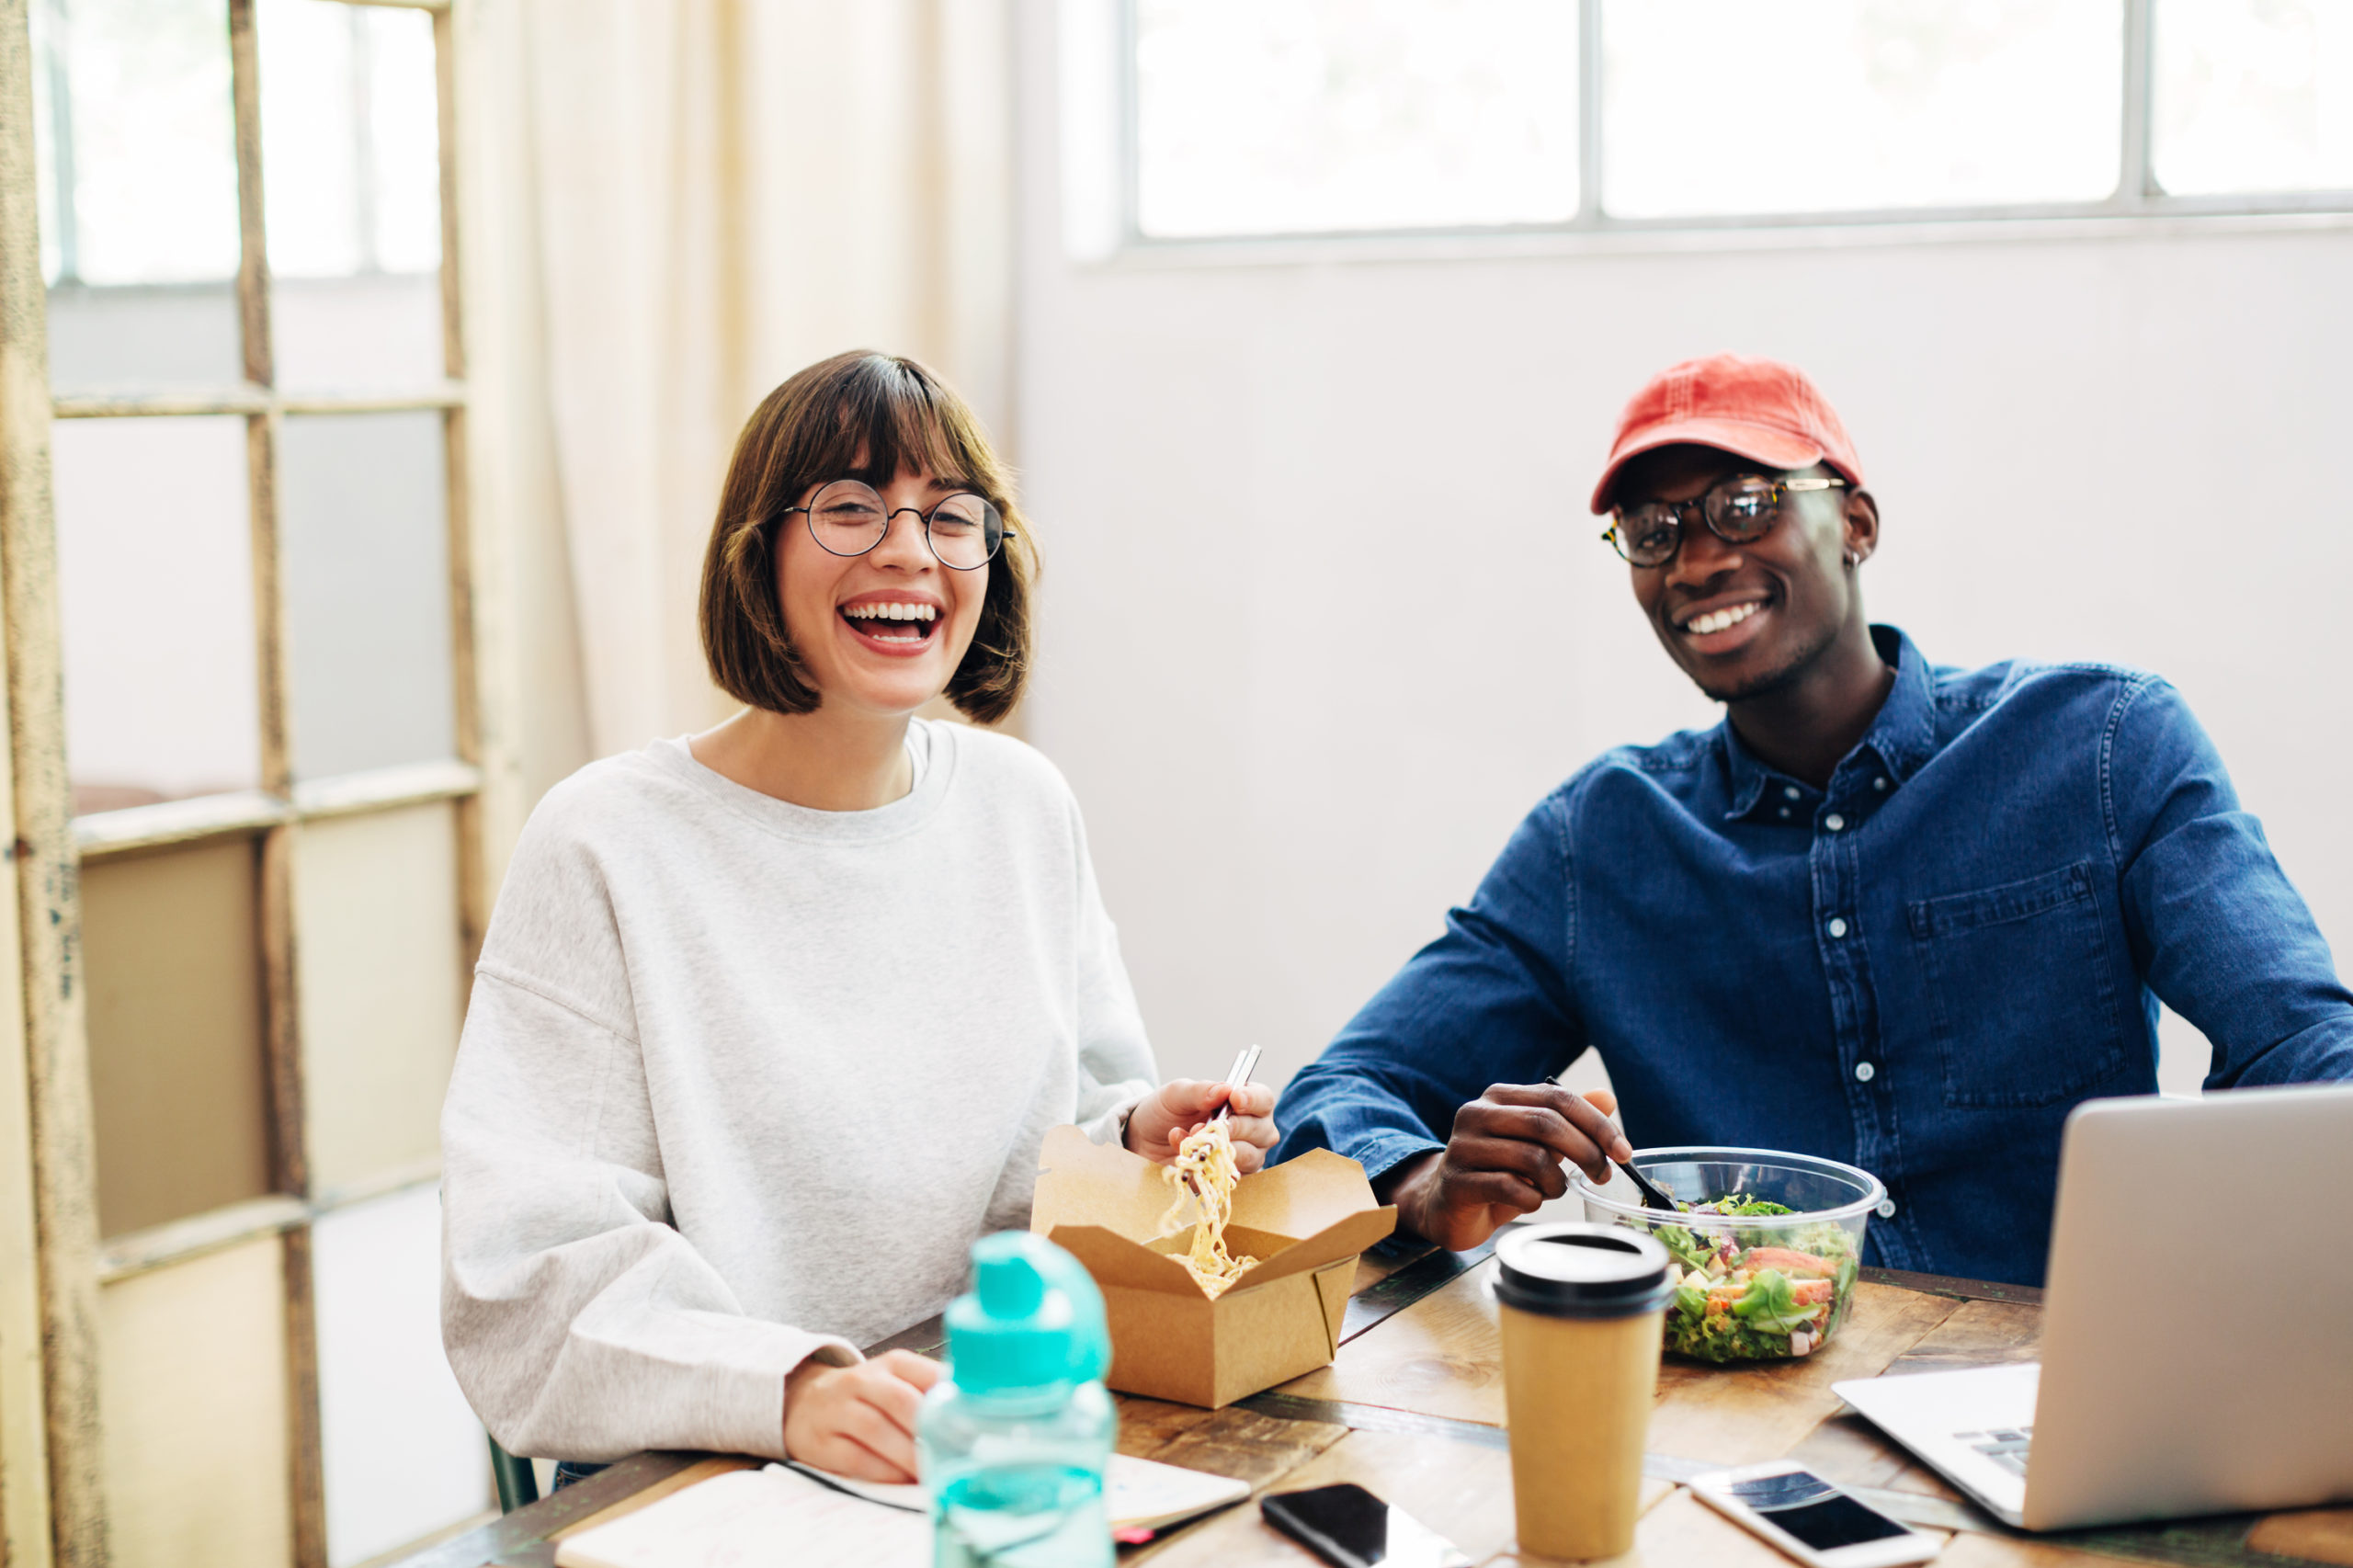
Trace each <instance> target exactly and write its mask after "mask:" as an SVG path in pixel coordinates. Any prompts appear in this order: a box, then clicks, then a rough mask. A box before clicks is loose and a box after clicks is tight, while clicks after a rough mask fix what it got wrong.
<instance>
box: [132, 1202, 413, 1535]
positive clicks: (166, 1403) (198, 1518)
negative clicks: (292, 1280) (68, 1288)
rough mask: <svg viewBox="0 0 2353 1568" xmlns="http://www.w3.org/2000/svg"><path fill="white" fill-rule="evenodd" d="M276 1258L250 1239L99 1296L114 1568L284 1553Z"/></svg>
mask: <svg viewBox="0 0 2353 1568" xmlns="http://www.w3.org/2000/svg"><path fill="white" fill-rule="evenodd" d="M284 1256H285V1244H284V1243H283V1242H281V1241H280V1240H279V1239H278V1237H276V1236H264V1237H262V1238H260V1239H258V1240H256V1241H250V1242H244V1243H241V1244H238V1245H236V1246H233V1247H224V1248H223V1249H222V1250H221V1251H219V1252H212V1253H205V1254H203V1255H201V1256H197V1257H192V1258H189V1259H188V1260H187V1261H186V1262H184V1263H176V1264H173V1265H171V1266H170V1267H165V1268H157V1269H153V1270H150V1271H149V1272H147V1273H144V1274H134V1275H132V1276H131V1278H128V1279H119V1280H117V1281H115V1282H114V1283H113V1284H111V1285H108V1286H107V1287H106V1288H105V1289H104V1290H101V1291H100V1292H99V1294H98V1364H99V1365H100V1366H101V1367H103V1368H104V1369H106V1370H105V1375H104V1376H102V1377H101V1378H99V1380H98V1399H99V1407H98V1408H99V1414H100V1416H101V1421H100V1426H101V1429H102V1430H103V1431H104V1433H105V1436H106V1461H105V1462H106V1499H107V1536H108V1547H109V1548H110V1551H109V1553H108V1558H109V1561H110V1562H112V1563H113V1565H114V1568H214V1565H216V1564H220V1565H226V1564H230V1563H238V1564H250V1565H253V1568H261V1565H263V1564H272V1563H281V1562H293V1561H294V1520H293V1506H292V1499H291V1498H290V1495H289V1489H288V1487H287V1484H286V1475H287V1464H288V1460H290V1457H291V1456H290V1454H289V1452H288V1444H287V1440H286V1412H287V1386H286V1271H285V1266H284V1262H283V1259H284ZM387 1484H397V1482H396V1480H393V1481H388V1482H387Z"/></svg>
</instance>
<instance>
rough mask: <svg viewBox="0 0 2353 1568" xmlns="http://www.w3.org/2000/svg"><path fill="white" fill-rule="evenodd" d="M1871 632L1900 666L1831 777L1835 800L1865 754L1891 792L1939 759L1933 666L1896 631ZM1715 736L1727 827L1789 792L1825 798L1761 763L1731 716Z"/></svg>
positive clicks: (1879, 646) (1885, 628) (1803, 797)
mask: <svg viewBox="0 0 2353 1568" xmlns="http://www.w3.org/2000/svg"><path fill="white" fill-rule="evenodd" d="M1870 631H1871V643H1872V646H1874V647H1876V648H1877V649H1878V650H1879V656H1880V657H1881V659H1882V660H1883V661H1885V662H1886V663H1888V664H1891V665H1894V666H1895V684H1894V685H1893V686H1892V687H1889V688H1888V693H1887V699H1886V700H1885V701H1884V702H1881V704H1880V709H1879V713H1878V716H1877V717H1875V718H1873V719H1872V721H1871V727H1870V729H1869V730H1867V731H1865V732H1864V733H1863V738H1862V739H1861V740H1860V741H1859V742H1858V743H1856V745H1855V749H1854V750H1853V751H1851V752H1849V753H1847V756H1846V757H1845V758H1844V759H1843V760H1842V761H1840V763H1839V764H1838V767H1837V770H1836V772H1834V773H1833V774H1832V775H1831V790H1832V792H1833V793H1834V794H1835V793H1836V792H1837V791H1838V788H1839V775H1840V774H1843V773H1846V772H1847V771H1848V770H1849V769H1850V768H1852V767H1855V765H1856V761H1857V759H1858V758H1859V757H1861V756H1863V755H1864V754H1865V753H1869V754H1870V755H1871V756H1874V757H1876V758H1877V759H1878V764H1879V769H1883V770H1884V777H1885V778H1887V779H1888V787H1889V788H1890V789H1891V790H1893V789H1901V788H1902V787H1903V785H1904V781H1905V780H1906V779H1908V778H1911V777H1912V776H1913V775H1914V774H1915V773H1917V772H1918V771H1919V770H1920V769H1921V768H1922V767H1926V766H1927V763H1928V759H1929V758H1930V757H1932V756H1936V747H1937V697H1936V681H1935V677H1934V676H1933V674H1932V673H1931V671H1930V670H1929V667H1928V661H1927V659H1925V658H1923V657H1922V656H1921V653H1920V650H1919V648H1918V647H1917V646H1915V644H1914V642H1913V641H1912V639H1911V638H1909V637H1907V636H1905V635H1904V633H1903V632H1902V631H1900V630H1898V629H1897V628H1895V627H1893V626H1874V627H1872V628H1871V629H1870ZM1716 733H1717V734H1718V735H1719V736H1720V737H1721V738H1722V745H1723V752H1724V764H1725V767H1726V769H1727V771H1728V774H1729V778H1730V782H1731V786H1732V789H1731V801H1732V804H1731V808H1730V809H1729V810H1728V811H1726V812H1724V820H1725V821H1726V822H1737V821H1739V820H1740V819H1741V818H1743V817H1745V816H1748V815H1751V814H1752V813H1754V812H1757V811H1758V810H1759V809H1760V808H1763V807H1768V806H1770V805H1771V804H1772V802H1773V800H1774V799H1775V798H1776V797H1779V796H1782V795H1783V794H1784V792H1785V791H1788V790H1795V791H1797V793H1796V794H1795V795H1793V796H1789V797H1787V798H1789V799H1791V800H1809V799H1812V798H1815V797H1818V796H1819V795H1820V794H1821V791H1819V790H1815V789H1814V788H1813V786H1812V785H1810V784H1807V783H1805V782H1804V781H1803V780H1802V779H1797V778H1789V777H1788V776H1786V775H1784V774H1781V773H1779V772H1777V771H1775V770H1774V769H1773V768H1771V767H1767V766H1766V765H1765V763H1763V762H1762V761H1760V760H1759V759H1758V758H1757V756H1756V753H1755V752H1752V751H1750V750H1749V749H1748V747H1747V746H1745V745H1744V744H1742V743H1741V739H1740V733H1739V732H1738V731H1736V730H1734V729H1733V722H1732V715H1731V714H1729V713H1727V714H1725V715H1724V718H1723V722H1722V723H1720V724H1718V725H1717V727H1716ZM1864 770H1865V771H1871V772H1873V773H1874V776H1878V770H1875V769H1870V768H1869V767H1866V768H1865V769H1864Z"/></svg>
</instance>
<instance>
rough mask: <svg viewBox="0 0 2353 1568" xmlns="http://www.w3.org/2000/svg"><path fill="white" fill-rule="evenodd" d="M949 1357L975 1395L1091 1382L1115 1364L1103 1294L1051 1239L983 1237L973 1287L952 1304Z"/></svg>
mask: <svg viewBox="0 0 2353 1568" xmlns="http://www.w3.org/2000/svg"><path fill="white" fill-rule="evenodd" d="M948 1360H949V1376H950V1377H952V1378H953V1379H954V1380H955V1381H956V1386H957V1387H958V1388H960V1389H962V1390H964V1391H965V1392H969V1393H976V1394H989V1393H1010V1392H1016V1391H1023V1390H1043V1389H1050V1388H1053V1387H1056V1386H1057V1385H1063V1384H1075V1383H1084V1382H1091V1381H1094V1380H1096V1379H1098V1378H1100V1377H1101V1376H1102V1375H1103V1374H1104V1373H1105V1372H1106V1371H1108V1370H1109V1369H1110V1366H1111V1336H1110V1334H1109V1333H1108V1330H1106V1328H1105V1327H1104V1324H1103V1292H1102V1291H1100V1290H1097V1289H1096V1287H1095V1281H1094V1279H1093V1278H1090V1277H1089V1276H1088V1274H1087V1272H1086V1268H1085V1267H1082V1266H1081V1265H1080V1263H1079V1261H1078V1259H1076V1258H1074V1257H1073V1256H1071V1255H1070V1254H1068V1253H1066V1252H1064V1251H1063V1249H1062V1248H1060V1247H1058V1246H1056V1245H1055V1244H1053V1243H1051V1242H1050V1241H1048V1240H1047V1239H1046V1238H1045V1237H1043V1236H1040V1235H1032V1234H1031V1233H1029V1232H1027V1231H1004V1232H1000V1233H997V1234H995V1235H993V1236H983V1237H982V1238H981V1239H980V1240H979V1241H977V1242H974V1243H973V1244H972V1290H971V1292H970V1293H969V1294H966V1295H962V1296H959V1297H957V1298H956V1299H955V1300H954V1301H951V1302H949V1306H948Z"/></svg>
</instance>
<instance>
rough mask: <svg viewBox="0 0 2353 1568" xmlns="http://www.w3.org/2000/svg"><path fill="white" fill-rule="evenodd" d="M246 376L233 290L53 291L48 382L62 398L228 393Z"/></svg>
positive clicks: (124, 287)
mask: <svg viewBox="0 0 2353 1568" xmlns="http://www.w3.org/2000/svg"><path fill="white" fill-rule="evenodd" d="M244 375H245V358H244V347H243V344H242V342H241V340H240V338H239V336H238V326H237V290H236V285H235V284H233V283H132V284H120V285H116V286H114V287H111V288H104V289H94V288H91V287H89V286H87V285H85V284H81V283H71V282H68V283H59V284H55V285H53V286H51V289H50V290H49V381H50V385H51V387H52V388H54V389H55V390H56V391H58V392H93V391H119V390H120V389H122V388H125V387H172V386H198V387H228V386H234V385H236V384H237V382H239V381H243V380H244Z"/></svg>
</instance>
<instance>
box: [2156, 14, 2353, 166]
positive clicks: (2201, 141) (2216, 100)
mask: <svg viewBox="0 0 2353 1568" xmlns="http://www.w3.org/2000/svg"><path fill="white" fill-rule="evenodd" d="M2153 28H2154V32H2155V35H2156V59H2155V70H2154V84H2153V85H2154V94H2153V97H2154V108H2155V116H2154V118H2155V123H2154V137H2153V140H2154V147H2153V154H2154V172H2155V174H2156V178H2157V183H2158V184H2159V185H2160V186H2162V187H2164V188H2165V190H2167V191H2170V192H2173V193H2174V194H2176V195H2183V196H2202V195H2222V194H2226V193H2230V192H2236V191H2264V190H2347V189H2353V4H2347V0H2194V3H2188V4H2185V3H2184V0H2156V8H2155V13H2154V17H2153Z"/></svg>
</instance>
